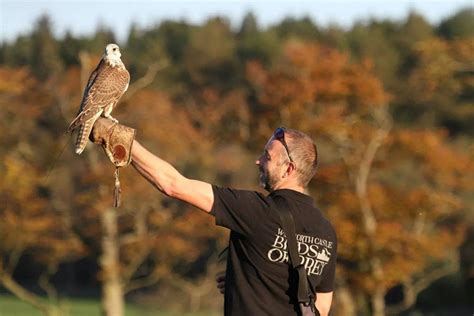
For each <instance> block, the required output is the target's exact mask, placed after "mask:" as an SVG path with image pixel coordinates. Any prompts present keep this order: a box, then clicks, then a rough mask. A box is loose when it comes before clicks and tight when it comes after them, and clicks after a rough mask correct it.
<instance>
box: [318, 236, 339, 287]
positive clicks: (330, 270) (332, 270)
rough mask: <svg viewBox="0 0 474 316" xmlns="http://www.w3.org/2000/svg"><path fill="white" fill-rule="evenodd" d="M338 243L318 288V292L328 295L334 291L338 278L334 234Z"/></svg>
mask: <svg viewBox="0 0 474 316" xmlns="http://www.w3.org/2000/svg"><path fill="white" fill-rule="evenodd" d="M334 238H335V240H336V242H335V243H334V249H333V251H332V253H331V259H330V260H329V262H328V265H327V266H326V267H325V268H324V270H323V271H324V272H323V275H322V279H321V282H320V283H319V284H318V286H316V292H320V293H328V292H332V291H334V278H335V276H336V260H337V239H336V235H335V233H334Z"/></svg>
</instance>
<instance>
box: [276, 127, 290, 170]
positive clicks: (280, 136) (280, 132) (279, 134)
mask: <svg viewBox="0 0 474 316" xmlns="http://www.w3.org/2000/svg"><path fill="white" fill-rule="evenodd" d="M285 131H286V128H284V127H278V128H277V129H276V130H275V131H274V132H273V137H274V138H275V139H276V140H278V141H279V142H280V143H282V144H283V146H284V147H285V149H286V153H287V154H288V158H290V161H291V162H293V159H292V158H291V155H290V149H288V145H287V144H286V141H285Z"/></svg>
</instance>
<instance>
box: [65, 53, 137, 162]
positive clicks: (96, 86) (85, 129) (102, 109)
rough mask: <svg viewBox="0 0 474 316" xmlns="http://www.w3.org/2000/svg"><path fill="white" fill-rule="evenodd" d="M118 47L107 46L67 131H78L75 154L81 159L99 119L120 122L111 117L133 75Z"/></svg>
mask: <svg viewBox="0 0 474 316" xmlns="http://www.w3.org/2000/svg"><path fill="white" fill-rule="evenodd" d="M121 56H122V55H121V54H120V48H119V46H118V45H117V44H108V45H107V46H106V47H105V53H104V55H103V56H102V58H101V60H100V62H99V64H98V65H97V67H96V68H95V70H94V71H93V72H92V73H91V75H90V77H89V80H88V82H87V85H86V87H85V89H84V95H83V97H82V101H81V106H80V108H79V113H78V114H77V116H76V118H75V119H74V120H73V121H72V122H71V124H70V125H69V127H68V132H70V133H71V132H72V131H74V130H75V129H77V128H79V133H78V135H77V140H76V146H75V151H76V154H78V155H80V154H81V153H82V151H83V150H84V148H86V145H87V141H88V138H89V134H90V133H91V130H92V127H93V126H94V123H95V121H96V120H97V119H98V118H99V116H101V115H102V116H104V117H106V118H109V119H111V120H113V121H114V122H115V123H118V121H117V120H116V119H115V118H113V117H112V116H111V115H110V114H111V112H112V110H113V109H114V107H115V106H116V105H117V102H118V101H119V100H120V98H121V97H122V95H123V94H124V93H125V91H127V89H128V84H129V82H130V74H129V73H128V71H127V69H126V68H125V65H124V64H123V62H122V60H121V59H120V57H121Z"/></svg>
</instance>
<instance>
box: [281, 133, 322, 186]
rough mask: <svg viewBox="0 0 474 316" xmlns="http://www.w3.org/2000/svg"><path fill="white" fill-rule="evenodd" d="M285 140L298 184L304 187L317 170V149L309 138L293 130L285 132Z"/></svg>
mask: <svg viewBox="0 0 474 316" xmlns="http://www.w3.org/2000/svg"><path fill="white" fill-rule="evenodd" d="M285 140H286V142H287V144H288V148H289V150H290V152H291V158H292V159H293V161H294V162H295V164H296V174H297V177H298V180H299V184H300V185H302V186H304V187H306V186H308V183H309V182H310V181H311V179H313V177H314V175H315V174H316V170H317V168H318V149H317V147H316V144H315V143H314V142H313V140H312V139H311V137H309V136H308V135H306V134H305V133H303V132H300V131H298V130H294V129H287V130H286V131H285Z"/></svg>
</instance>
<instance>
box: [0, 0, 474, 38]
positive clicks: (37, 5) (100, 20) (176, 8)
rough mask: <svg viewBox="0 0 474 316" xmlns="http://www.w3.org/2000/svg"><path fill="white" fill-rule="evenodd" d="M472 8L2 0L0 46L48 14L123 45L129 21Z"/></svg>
mask: <svg viewBox="0 0 474 316" xmlns="http://www.w3.org/2000/svg"><path fill="white" fill-rule="evenodd" d="M473 6H474V0H444V1H440V0H437V1H435V0H411V1H407V0H398V1H397V0H324V1H322V0H312V1H311V0H289V1H283V0H277V1H269V0H253V1H248V0H240V1H237V0H220V1H219V0H212V1H211V0H194V1H192V0H174V1H171V0H136V1H131V0H128V1H125V0H119V1H112V0H94V1H92V0H49V1H44V0H36V1H35V0H0V42H5V41H8V42H10V41H12V40H14V39H15V38H16V37H17V36H18V35H21V34H28V33H29V32H31V30H32V29H33V27H34V25H35V22H36V21H37V19H38V17H39V16H41V15H42V14H47V15H49V17H50V18H51V21H52V25H53V31H54V33H55V35H56V36H58V37H61V36H63V35H64V34H65V32H66V31H67V30H69V31H71V32H72V33H73V34H74V35H90V34H93V33H94V31H95V30H96V29H97V27H98V26H99V25H104V26H107V27H108V28H110V29H112V30H113V31H114V33H115V35H116V37H117V39H118V41H119V42H120V41H124V40H126V38H127V35H128V31H129V28H130V25H131V23H132V22H135V23H136V24H137V25H138V26H139V27H142V28H146V27H150V26H153V25H155V24H159V23H160V22H161V21H163V20H185V21H187V22H189V23H195V24H200V23H202V22H204V21H205V20H206V19H208V18H209V17H211V16H225V17H227V18H228V19H229V21H230V23H231V25H232V27H234V28H237V27H239V25H240V23H241V21H242V18H243V17H244V16H245V14H246V13H248V12H250V11H251V12H253V13H254V14H255V15H256V16H257V21H258V23H259V26H261V27H267V26H269V25H272V24H276V23H278V22H280V21H281V20H282V19H283V18H284V17H289V16H291V17H296V18H300V17H304V16H309V17H311V18H312V19H313V21H314V22H315V23H317V24H318V25H320V26H327V25H329V24H338V25H340V26H342V27H350V26H351V25H352V23H354V21H359V20H367V19H370V18H378V19H382V18H383V19H385V18H388V19H393V20H401V19H403V18H405V17H406V16H407V14H408V13H409V12H410V11H412V10H414V11H416V12H418V13H421V14H422V15H423V16H424V17H425V18H426V19H428V21H429V22H431V23H432V24H437V23H439V22H440V21H441V20H442V19H444V18H446V17H448V16H451V15H452V14H454V13H455V12H457V11H458V10H459V9H461V8H467V7H470V8H473Z"/></svg>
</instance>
